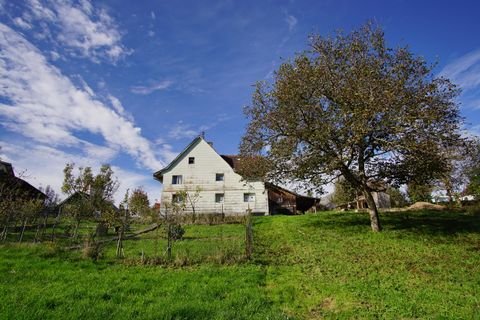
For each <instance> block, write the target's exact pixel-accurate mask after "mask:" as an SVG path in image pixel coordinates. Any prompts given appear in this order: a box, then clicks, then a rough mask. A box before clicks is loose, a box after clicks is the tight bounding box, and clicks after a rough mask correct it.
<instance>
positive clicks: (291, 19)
mask: <svg viewBox="0 0 480 320" xmlns="http://www.w3.org/2000/svg"><path fill="white" fill-rule="evenodd" d="M285 22H286V23H287V24H288V31H292V30H293V29H294V28H295V26H296V25H297V22H298V20H297V18H295V17H294V16H292V15H291V14H287V15H286V17H285Z"/></svg>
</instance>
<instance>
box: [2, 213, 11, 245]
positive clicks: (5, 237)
mask: <svg viewBox="0 0 480 320" xmlns="http://www.w3.org/2000/svg"><path fill="white" fill-rule="evenodd" d="M9 223H10V215H8V216H7V221H6V222H5V226H4V227H3V231H2V236H1V237H0V239H1V240H2V241H3V242H5V241H6V240H7V235H8V224H9Z"/></svg>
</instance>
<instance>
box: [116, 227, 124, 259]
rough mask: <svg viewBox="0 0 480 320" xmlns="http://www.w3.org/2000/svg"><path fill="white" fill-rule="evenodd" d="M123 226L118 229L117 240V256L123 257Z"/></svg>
mask: <svg viewBox="0 0 480 320" xmlns="http://www.w3.org/2000/svg"><path fill="white" fill-rule="evenodd" d="M122 240H123V227H120V230H118V240H117V258H123V242H122Z"/></svg>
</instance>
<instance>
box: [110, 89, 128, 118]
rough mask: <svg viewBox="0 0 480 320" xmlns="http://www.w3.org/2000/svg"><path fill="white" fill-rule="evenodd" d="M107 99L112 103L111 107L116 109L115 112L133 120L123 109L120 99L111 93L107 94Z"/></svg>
mask: <svg viewBox="0 0 480 320" xmlns="http://www.w3.org/2000/svg"><path fill="white" fill-rule="evenodd" d="M108 99H109V100H110V103H111V104H112V107H113V108H114V109H115V111H117V113H118V114H119V115H121V116H123V117H125V118H127V119H128V120H129V121H132V122H133V116H132V115H131V114H130V113H128V112H126V111H125V108H124V107H123V105H122V103H121V102H120V100H118V99H117V98H116V97H114V96H112V95H110V94H109V95H108Z"/></svg>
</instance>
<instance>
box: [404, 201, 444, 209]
mask: <svg viewBox="0 0 480 320" xmlns="http://www.w3.org/2000/svg"><path fill="white" fill-rule="evenodd" d="M445 209H446V207H445V206H441V205H439V204H433V203H429V202H415V203H414V204H412V205H411V206H410V207H408V210H445Z"/></svg>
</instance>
